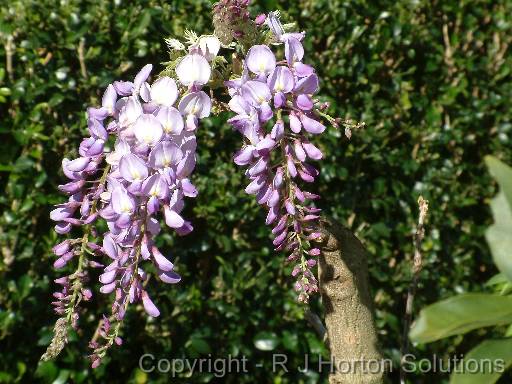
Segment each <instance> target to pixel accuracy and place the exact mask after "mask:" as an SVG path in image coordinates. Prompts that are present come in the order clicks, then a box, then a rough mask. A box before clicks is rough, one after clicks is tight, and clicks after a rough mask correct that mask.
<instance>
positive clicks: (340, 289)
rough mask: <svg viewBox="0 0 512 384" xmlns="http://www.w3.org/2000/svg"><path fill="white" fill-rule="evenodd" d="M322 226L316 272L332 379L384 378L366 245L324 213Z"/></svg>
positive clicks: (363, 382)
mask: <svg viewBox="0 0 512 384" xmlns="http://www.w3.org/2000/svg"><path fill="white" fill-rule="evenodd" d="M320 227H321V230H322V238H321V239H320V240H321V242H320V248H321V251H322V253H321V256H320V258H319V271H318V274H319V283H320V293H321V295H322V301H323V305H324V309H325V323H326V328H327V337H328V345H329V349H330V351H331V361H332V362H333V371H332V373H331V375H330V377H329V383H331V384H334V383H336V384H339V383H343V384H356V383H357V384H369V383H371V384H374V383H383V374H384V372H383V371H384V368H385V367H383V364H384V363H383V360H382V355H381V352H380V350H379V347H378V343H377V331H376V329H375V322H374V314H373V299H372V297H371V295H370V288H369V283H368V266H367V255H366V250H365V249H364V247H363V245H362V244H361V242H360V241H359V240H358V239H357V238H356V237H355V236H354V235H353V234H352V233H351V232H350V231H349V230H348V229H346V228H344V227H343V226H341V225H340V224H338V223H336V222H335V221H334V220H332V219H329V218H322V220H321V223H320Z"/></svg>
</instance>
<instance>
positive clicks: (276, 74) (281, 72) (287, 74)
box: [267, 66, 295, 93]
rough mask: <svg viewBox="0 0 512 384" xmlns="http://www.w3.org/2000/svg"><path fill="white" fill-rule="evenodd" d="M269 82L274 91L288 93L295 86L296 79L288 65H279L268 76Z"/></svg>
mask: <svg viewBox="0 0 512 384" xmlns="http://www.w3.org/2000/svg"><path fill="white" fill-rule="evenodd" d="M267 84H268V86H269V87H270V89H272V90H273V91H274V92H283V93H288V92H291V91H292V90H293V88H294V87H295V80H294V77H293V73H292V71H290V69H289V68H288V67H285V66H278V67H276V69H274V71H273V72H272V73H271V74H270V76H269V77H268V79H267Z"/></svg>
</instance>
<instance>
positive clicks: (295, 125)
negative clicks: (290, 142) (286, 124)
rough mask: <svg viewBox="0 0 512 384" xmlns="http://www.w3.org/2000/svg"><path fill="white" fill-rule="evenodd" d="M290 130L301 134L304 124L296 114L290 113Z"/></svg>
mask: <svg viewBox="0 0 512 384" xmlns="http://www.w3.org/2000/svg"><path fill="white" fill-rule="evenodd" d="M290 129H291V130H292V132H294V133H299V132H300V130H301V129H302V123H301V122H300V120H299V118H298V117H297V115H295V113H293V112H292V113H290Z"/></svg>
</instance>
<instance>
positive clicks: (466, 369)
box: [450, 338, 512, 384]
mask: <svg viewBox="0 0 512 384" xmlns="http://www.w3.org/2000/svg"><path fill="white" fill-rule="evenodd" d="M471 360H474V361H477V362H479V364H480V366H479V369H475V367H474V366H475V365H476V363H474V362H472V361H471ZM470 361H471V363H470ZM511 364H512V338H507V339H497V340H485V341H484V342H482V343H480V344H479V345H477V346H476V347H475V348H473V349H472V350H471V351H469V353H468V354H467V355H466V356H465V357H464V360H463V361H462V362H461V363H460V364H459V366H458V367H457V368H458V369H457V370H455V371H454V372H453V373H452V375H451V377H450V384H493V383H495V382H496V381H498V379H499V378H500V376H501V375H502V373H503V372H504V371H505V370H506V369H507V368H508V367H510V366H511ZM474 371H478V372H475V373H472V372H474Z"/></svg>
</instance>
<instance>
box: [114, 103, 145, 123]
mask: <svg viewBox="0 0 512 384" xmlns="http://www.w3.org/2000/svg"><path fill="white" fill-rule="evenodd" d="M142 113H143V111H142V105H141V104H140V101H139V100H138V99H137V98H136V97H129V98H128V100H127V101H126V104H125V105H124V106H123V107H122V109H121V112H120V114H119V125H120V126H121V128H125V127H127V126H129V125H130V124H133V123H135V122H136V121H137V119H138V118H139V116H140V115H142Z"/></svg>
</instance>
